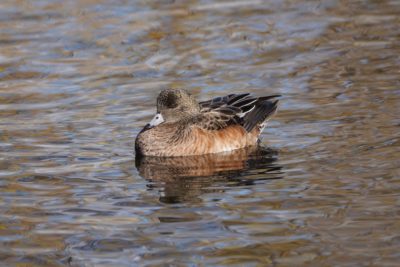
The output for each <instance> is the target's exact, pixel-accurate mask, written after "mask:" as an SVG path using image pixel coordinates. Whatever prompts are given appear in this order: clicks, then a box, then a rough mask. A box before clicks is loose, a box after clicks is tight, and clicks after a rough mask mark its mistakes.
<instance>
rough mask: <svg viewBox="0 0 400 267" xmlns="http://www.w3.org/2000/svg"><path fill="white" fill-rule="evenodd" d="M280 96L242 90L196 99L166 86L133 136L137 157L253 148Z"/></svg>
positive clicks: (273, 112)
mask: <svg viewBox="0 0 400 267" xmlns="http://www.w3.org/2000/svg"><path fill="white" fill-rule="evenodd" d="M280 96H281V95H278V94H275V95H268V96H261V97H256V96H253V95H251V94H250V93H240V94H229V95H226V96H223V97H215V98H213V99H211V100H207V101H201V102H198V101H196V99H195V98H194V96H193V95H191V94H190V93H189V92H188V91H187V90H185V89H175V88H167V89H164V90H162V91H161V92H160V94H159V95H158V97H157V112H156V114H155V116H154V117H153V119H152V120H151V121H150V123H148V124H146V125H145V126H144V127H143V129H142V130H141V131H140V132H139V133H138V135H137V137H136V140H135V150H136V155H141V156H155V157H179V156H196V155H205V154H214V153H222V152H229V151H233V150H236V149H242V148H246V147H250V146H257V145H258V144H259V141H260V134H261V132H262V131H263V129H264V127H265V126H266V123H267V121H268V120H269V119H270V118H271V117H272V116H273V115H274V114H275V113H276V110H277V107H278V101H279V100H278V99H277V98H279V97H280Z"/></svg>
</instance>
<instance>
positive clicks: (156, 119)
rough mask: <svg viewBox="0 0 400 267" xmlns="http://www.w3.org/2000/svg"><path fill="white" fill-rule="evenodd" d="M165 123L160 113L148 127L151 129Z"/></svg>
mask: <svg viewBox="0 0 400 267" xmlns="http://www.w3.org/2000/svg"><path fill="white" fill-rule="evenodd" d="M163 122H164V118H163V116H162V115H161V114H160V113H157V114H156V115H155V116H154V118H153V119H152V120H151V121H150V123H149V124H148V125H149V127H155V126H157V125H159V124H161V123H163Z"/></svg>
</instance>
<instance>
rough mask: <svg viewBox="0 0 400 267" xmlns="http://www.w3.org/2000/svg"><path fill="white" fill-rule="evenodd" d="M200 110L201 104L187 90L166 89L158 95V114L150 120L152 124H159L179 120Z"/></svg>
mask: <svg viewBox="0 0 400 267" xmlns="http://www.w3.org/2000/svg"><path fill="white" fill-rule="evenodd" d="M199 112H200V106H199V104H198V103H197V101H196V99H195V98H194V97H193V96H192V95H191V94H189V93H188V92H187V91H186V90H184V89H164V90H162V91H161V92H160V94H159V95H158V97H157V114H156V115H155V117H154V118H153V120H152V121H151V122H150V126H152V127H154V126H157V125H158V124H160V123H162V122H164V121H165V122H174V121H178V120H180V119H183V118H185V117H188V116H189V115H190V116H192V115H193V114H196V113H199Z"/></svg>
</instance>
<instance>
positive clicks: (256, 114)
mask: <svg viewBox="0 0 400 267" xmlns="http://www.w3.org/2000/svg"><path fill="white" fill-rule="evenodd" d="M274 97H279V95H274V96H267V97H263V98H260V99H259V100H258V101H257V103H256V106H255V108H254V109H253V110H252V111H250V112H249V113H247V114H246V115H245V116H244V117H243V127H244V128H245V129H246V131H247V132H251V130H253V129H254V127H256V126H257V125H261V124H262V123H263V122H264V121H265V120H267V119H268V118H269V117H271V116H272V115H273V114H274V113H275V111H276V109H277V107H278V100H275V101H268V100H266V99H271V98H274ZM260 100H261V101H260Z"/></svg>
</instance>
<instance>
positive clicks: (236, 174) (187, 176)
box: [136, 147, 283, 203]
mask: <svg viewBox="0 0 400 267" xmlns="http://www.w3.org/2000/svg"><path fill="white" fill-rule="evenodd" d="M277 158H278V152H277V151H275V150H272V149H268V148H263V147H250V148H246V149H240V150H235V151H232V152H227V153H219V154H207V155H202V156H187V157H168V158H162V157H143V156H137V157H136V168H137V169H138V171H139V174H140V175H141V176H142V177H144V178H146V179H147V180H149V181H150V183H149V188H150V189H157V190H160V191H161V197H160V201H162V202H165V203H178V202H183V201H196V200H199V199H198V197H199V196H200V195H201V194H202V193H205V192H218V191H224V188H227V187H231V186H243V185H252V184H254V183H255V182H260V181H263V180H271V179H280V178H282V177H283V173H282V170H281V169H282V167H281V166H279V165H278V164H276V160H277Z"/></svg>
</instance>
